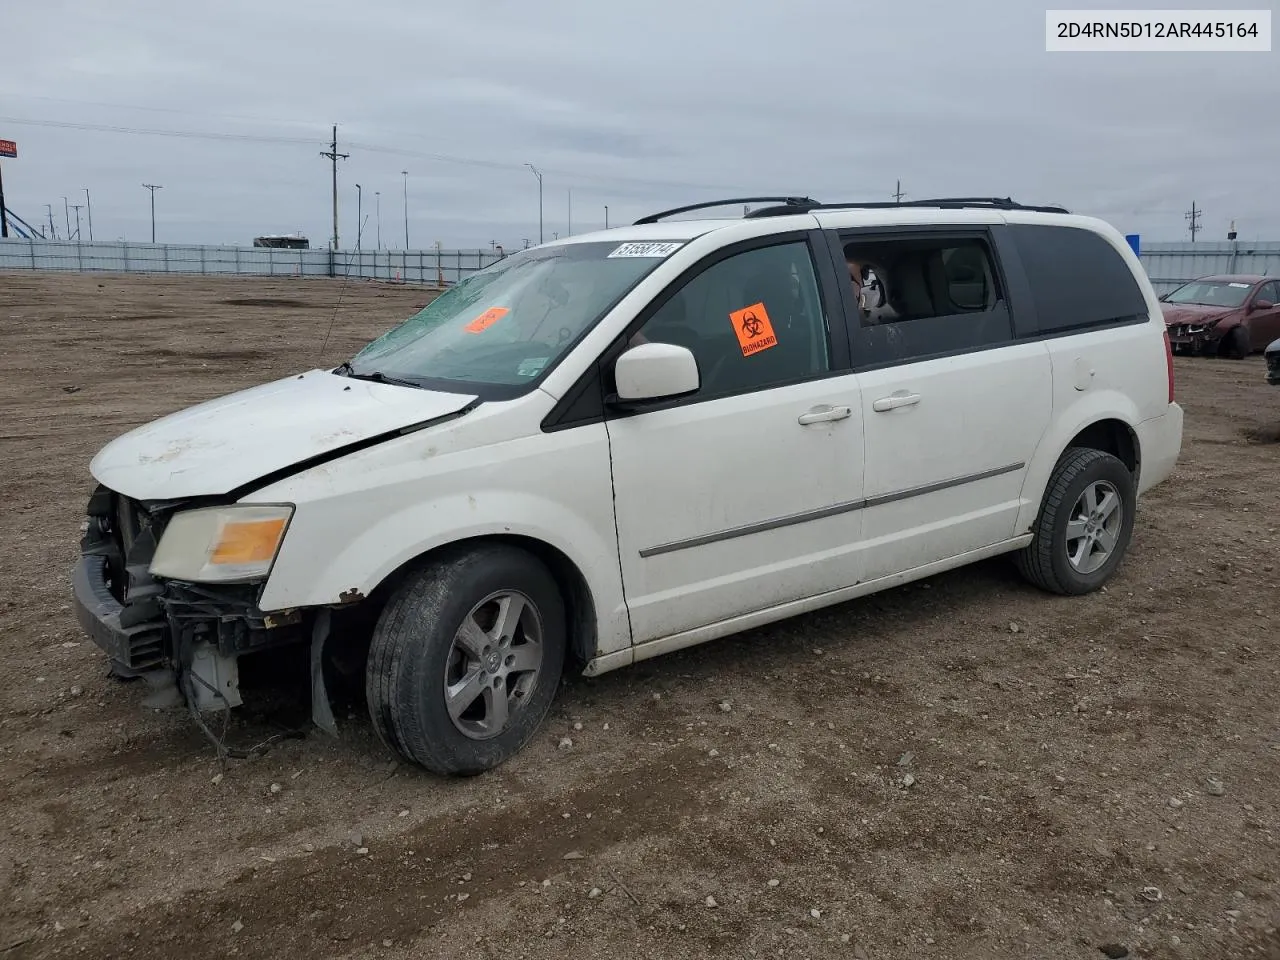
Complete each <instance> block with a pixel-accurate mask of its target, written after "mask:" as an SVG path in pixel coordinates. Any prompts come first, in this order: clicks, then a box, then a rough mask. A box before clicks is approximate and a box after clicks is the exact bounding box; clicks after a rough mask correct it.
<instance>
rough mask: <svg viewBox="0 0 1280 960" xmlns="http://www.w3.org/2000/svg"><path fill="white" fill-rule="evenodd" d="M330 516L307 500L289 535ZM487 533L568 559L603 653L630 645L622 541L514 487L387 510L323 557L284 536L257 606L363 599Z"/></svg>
mask: <svg viewBox="0 0 1280 960" xmlns="http://www.w3.org/2000/svg"><path fill="white" fill-rule="evenodd" d="M325 519H326V511H325V509H324V505H323V504H322V503H321V504H307V505H303V506H301V507H300V508H299V511H298V513H297V514H296V515H295V516H294V519H293V521H292V523H291V524H290V527H291V529H290V536H293V534H294V533H295V532H297V531H301V530H307V529H309V528H313V527H317V526H318V527H323V526H324V525H325ZM487 536H519V537H528V538H531V539H534V540H538V541H541V542H542V543H545V544H548V545H550V546H552V547H554V548H555V549H557V550H558V551H560V552H561V553H562V554H564V555H565V556H566V557H568V558H569V560H570V561H571V562H572V563H573V564H574V565H575V566H576V567H577V568H578V570H579V571H580V572H581V573H582V575H583V578H584V579H585V580H586V582H587V586H588V589H589V590H590V591H591V596H592V599H593V601H594V603H595V606H596V612H597V615H598V618H599V624H598V630H599V650H598V654H606V653H612V652H614V651H615V650H620V649H624V648H625V647H628V646H630V643H631V638H630V630H629V627H628V625H627V617H626V608H625V605H624V601H623V597H622V589H621V583H620V581H619V575H618V558H617V548H616V546H614V545H613V544H611V543H607V542H605V541H604V540H602V539H601V538H600V536H599V534H598V533H597V531H596V530H595V529H594V528H593V525H592V524H590V523H589V522H587V521H586V519H585V518H584V517H582V516H581V515H579V514H577V513H575V512H574V511H573V510H570V509H568V508H567V507H566V506H565V505H563V504H559V503H556V502H554V501H552V500H549V499H545V498H541V497H536V496H530V495H527V494H517V493H514V492H513V491H511V490H504V491H501V492H494V491H489V492H485V491H478V492H476V493H473V494H465V495H464V494H453V495H450V496H443V497H438V498H435V499H432V500H429V501H425V502H422V503H418V504H414V505H411V506H408V507H406V508H404V509H400V510H397V511H395V512H389V513H386V514H384V515H382V516H381V517H380V518H379V519H378V520H377V521H376V522H374V523H373V524H372V525H371V526H369V527H368V528H366V529H364V530H362V531H360V532H359V533H358V534H356V535H355V536H354V537H353V538H352V539H350V540H349V541H347V542H345V543H343V544H342V548H341V550H338V551H330V552H328V553H325V554H320V553H317V552H314V546H313V545H312V544H311V543H310V541H311V540H312V538H311V537H302V536H299V537H297V538H295V539H294V540H293V541H292V542H290V541H289V539H288V538H286V543H285V545H284V546H283V547H282V549H281V552H280V556H279V557H278V558H277V560H276V563H275V566H274V568H273V570H272V573H271V576H270V578H269V579H268V581H267V584H266V587H265V589H264V590H263V593H262V597H261V598H260V600H259V606H260V607H261V608H262V609H263V610H265V611H272V610H283V609H290V608H295V607H314V606H323V605H330V604H337V603H344V602H351V601H352V600H357V599H361V598H364V597H367V596H368V595H369V594H370V593H372V592H373V590H375V589H376V588H377V587H378V585H379V584H380V583H382V581H383V580H385V579H386V578H387V577H388V576H390V575H391V574H392V573H394V572H395V571H396V570H398V569H399V568H400V567H402V566H404V564H406V563H408V562H409V561H411V560H413V559H415V558H416V557H419V556H422V555H423V554H425V553H428V552H430V551H432V550H435V549H437V548H439V547H443V546H447V545H449V544H452V543H457V542H458V541H462V540H470V539H474V538H477V537H487ZM598 654H597V655H598Z"/></svg>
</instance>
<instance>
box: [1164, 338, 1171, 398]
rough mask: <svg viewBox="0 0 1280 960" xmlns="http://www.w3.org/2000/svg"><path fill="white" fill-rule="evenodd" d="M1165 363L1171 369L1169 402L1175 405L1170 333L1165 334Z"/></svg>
mask: <svg viewBox="0 0 1280 960" xmlns="http://www.w3.org/2000/svg"><path fill="white" fill-rule="evenodd" d="M1164 362H1165V366H1167V367H1168V368H1169V402H1170V403H1173V342H1172V341H1170V339H1169V331H1168V330H1165V332H1164Z"/></svg>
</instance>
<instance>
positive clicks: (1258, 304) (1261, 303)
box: [1252, 300, 1275, 310]
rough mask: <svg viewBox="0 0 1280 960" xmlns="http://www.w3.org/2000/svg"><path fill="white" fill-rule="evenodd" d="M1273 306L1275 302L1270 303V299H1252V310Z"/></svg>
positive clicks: (1268, 308) (1266, 308)
mask: <svg viewBox="0 0 1280 960" xmlns="http://www.w3.org/2000/svg"><path fill="white" fill-rule="evenodd" d="M1274 306H1275V304H1274V303H1272V302H1271V301H1270V300H1255V301H1253V308H1252V309H1254V310H1270V309H1271V308H1272V307H1274Z"/></svg>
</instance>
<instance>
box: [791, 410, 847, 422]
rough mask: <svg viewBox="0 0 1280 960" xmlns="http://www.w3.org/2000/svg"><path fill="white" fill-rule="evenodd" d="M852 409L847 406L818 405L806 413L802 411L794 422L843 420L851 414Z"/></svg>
mask: <svg viewBox="0 0 1280 960" xmlns="http://www.w3.org/2000/svg"><path fill="white" fill-rule="evenodd" d="M852 413H853V411H852V410H851V409H850V408H849V407H819V408H817V409H815V410H810V411H809V412H808V413H802V414H800V416H798V417H797V418H796V423H799V424H802V425H803V424H809V423H824V422H826V421H828V420H843V419H844V418H845V417H847V416H849V415H850V414H852Z"/></svg>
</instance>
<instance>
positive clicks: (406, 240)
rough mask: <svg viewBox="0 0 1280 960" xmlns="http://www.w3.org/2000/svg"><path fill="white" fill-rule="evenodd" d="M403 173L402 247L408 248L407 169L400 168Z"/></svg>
mask: <svg viewBox="0 0 1280 960" xmlns="http://www.w3.org/2000/svg"><path fill="white" fill-rule="evenodd" d="M400 172H401V173H403V174H404V248H405V250H408V249H409V171H408V170H401V171H400Z"/></svg>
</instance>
